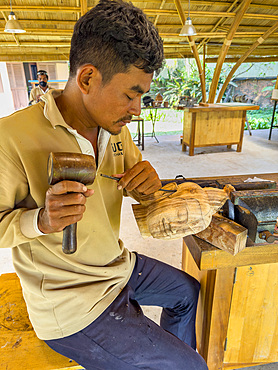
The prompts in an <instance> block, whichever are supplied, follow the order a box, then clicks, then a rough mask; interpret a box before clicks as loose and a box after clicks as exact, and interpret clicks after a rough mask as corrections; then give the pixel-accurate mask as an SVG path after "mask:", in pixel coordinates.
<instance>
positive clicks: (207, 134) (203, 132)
mask: <svg viewBox="0 0 278 370" xmlns="http://www.w3.org/2000/svg"><path fill="white" fill-rule="evenodd" d="M195 114H196V113H195ZM241 125H242V123H241V112H240V111H229V110H221V111H216V112H215V111H210V112H203V111H201V112H198V114H197V117H196V131H195V145H196V146H206V145H226V144H233V143H239V142H240V133H241Z"/></svg>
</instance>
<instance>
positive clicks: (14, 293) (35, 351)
mask: <svg viewBox="0 0 278 370" xmlns="http://www.w3.org/2000/svg"><path fill="white" fill-rule="evenodd" d="M0 297H1V306H0V348H1V356H0V370H15V369H22V368H24V369H32V370H42V369H43V370H50V369H61V368H65V367H68V368H71V369H72V368H74V367H75V366H77V365H78V364H77V363H76V362H75V361H72V360H70V359H68V358H66V357H64V356H62V355H60V354H58V353H56V352H54V351H53V350H52V349H50V347H48V346H47V344H46V343H45V342H44V341H42V340H40V339H38V337H37V336H36V334H35V332H34V330H33V327H32V325H31V322H30V320H29V317H28V313H27V309H26V304H25V302H24V299H23V296H22V290H21V286H20V282H19V279H18V277H17V275H16V274H15V273H11V274H2V275H1V276H0Z"/></svg>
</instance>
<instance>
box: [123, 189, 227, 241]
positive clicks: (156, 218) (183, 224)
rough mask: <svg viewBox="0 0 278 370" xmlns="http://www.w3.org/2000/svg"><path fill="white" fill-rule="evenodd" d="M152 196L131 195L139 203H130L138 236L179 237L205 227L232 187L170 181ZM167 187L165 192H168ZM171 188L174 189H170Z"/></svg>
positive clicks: (136, 193)
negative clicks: (218, 187)
mask: <svg viewBox="0 0 278 370" xmlns="http://www.w3.org/2000/svg"><path fill="white" fill-rule="evenodd" d="M162 189H164V190H166V191H157V192H155V193H154V194H152V195H148V196H142V195H140V194H139V193H138V192H135V191H132V192H131V193H130V195H131V196H132V197H133V198H134V199H136V200H137V201H138V202H140V204H133V205H132V208H133V213H134V216H135V219H136V222H137V224H138V227H139V230H140V233H141V235H142V236H143V237H144V238H146V237H149V236H152V237H153V238H156V239H179V238H182V237H184V236H186V235H190V234H196V233H198V232H200V231H202V230H204V229H206V228H207V227H208V225H209V224H210V222H211V219H212V215H213V214H214V213H216V212H217V211H218V210H219V209H220V208H221V207H222V206H223V204H224V203H225V202H226V200H227V199H228V198H229V194H230V192H231V191H233V190H234V188H233V187H232V186H231V185H226V186H225V187H224V189H216V188H210V187H207V188H201V187H200V186H199V185H197V184H195V183H193V182H186V183H182V184H180V185H177V184H176V183H169V184H167V185H165V186H164V187H163V188H162ZM167 190H168V192H167ZM169 190H174V191H175V192H172V193H171V192H169Z"/></svg>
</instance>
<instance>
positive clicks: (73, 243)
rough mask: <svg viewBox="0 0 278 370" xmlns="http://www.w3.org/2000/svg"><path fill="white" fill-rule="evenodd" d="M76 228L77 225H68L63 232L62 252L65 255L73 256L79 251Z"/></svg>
mask: <svg viewBox="0 0 278 370" xmlns="http://www.w3.org/2000/svg"><path fill="white" fill-rule="evenodd" d="M76 228H77V223H75V224H71V225H68V226H66V227H65V228H64V230H63V243H62V250H63V252H64V253H65V254H72V253H74V252H76V249H77V240H76Z"/></svg>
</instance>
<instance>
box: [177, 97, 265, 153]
mask: <svg viewBox="0 0 278 370" xmlns="http://www.w3.org/2000/svg"><path fill="white" fill-rule="evenodd" d="M259 108H260V107H259V106H258V105H250V104H243V103H226V104H224V103H219V104H210V105H209V106H207V107H206V106H196V107H190V108H184V109H183V110H184V121H183V139H182V151H183V152H185V151H186V147H187V146H189V155H190V156H192V155H194V148H196V147H204V146H216V145H227V146H228V147H231V146H232V145H233V144H236V145H237V152H240V151H241V149H242V139H243V132H244V126H245V121H246V111H247V110H257V109H259Z"/></svg>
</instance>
